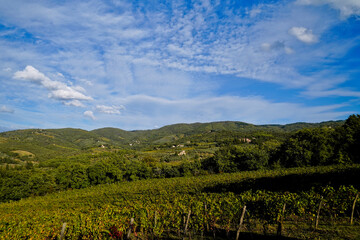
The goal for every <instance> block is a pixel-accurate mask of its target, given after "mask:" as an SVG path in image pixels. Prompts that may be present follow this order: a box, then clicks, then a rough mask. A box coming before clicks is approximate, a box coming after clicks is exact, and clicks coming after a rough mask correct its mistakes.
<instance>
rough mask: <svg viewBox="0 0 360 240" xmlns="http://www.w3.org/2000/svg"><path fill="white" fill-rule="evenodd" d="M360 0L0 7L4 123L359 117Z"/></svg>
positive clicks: (127, 124) (133, 124) (0, 112)
mask: <svg viewBox="0 0 360 240" xmlns="http://www.w3.org/2000/svg"><path fill="white" fill-rule="evenodd" d="M359 80H360V1H359V0H294V1H275V0H273V1H220V0H219V1H210V0H203V1H155V0H151V1H150V0H149V1H115V0H108V1H45V0H44V1H36V0H34V1H25V0H24V1H18V0H12V1H8V0H0V84H1V88H0V126H1V127H2V128H5V129H22V128H63V127H74V128H82V129H88V130H91V129H96V128H101V127H107V126H111V127H118V128H121V129H125V130H133V129H153V128H158V127H161V126H164V125H168V124H174V123H192V122H210V121H223V120H233V121H244V122H248V123H253V124H266V123H272V124H273V123H279V124H285V123H292V122H299V121H303V122H320V121H326V120H339V119H346V118H347V117H348V116H349V115H350V114H354V113H359V112H360V83H359Z"/></svg>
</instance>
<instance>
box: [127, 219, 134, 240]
mask: <svg viewBox="0 0 360 240" xmlns="http://www.w3.org/2000/svg"><path fill="white" fill-rule="evenodd" d="M133 226H134V218H131V220H130V228H129V231H128V234H127V239H130V236H131V232H132V230H133Z"/></svg>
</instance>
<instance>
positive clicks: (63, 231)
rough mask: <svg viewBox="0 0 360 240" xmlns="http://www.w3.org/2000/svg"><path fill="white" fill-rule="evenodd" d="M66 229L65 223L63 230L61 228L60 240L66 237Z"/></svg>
mask: <svg viewBox="0 0 360 240" xmlns="http://www.w3.org/2000/svg"><path fill="white" fill-rule="evenodd" d="M65 228H66V223H63V225H62V228H61V233H60V240H63V239H64V236H65Z"/></svg>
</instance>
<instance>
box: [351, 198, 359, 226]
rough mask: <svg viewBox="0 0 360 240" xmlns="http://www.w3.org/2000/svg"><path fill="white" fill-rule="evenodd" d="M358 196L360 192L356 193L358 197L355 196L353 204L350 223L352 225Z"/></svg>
mask: <svg viewBox="0 0 360 240" xmlns="http://www.w3.org/2000/svg"><path fill="white" fill-rule="evenodd" d="M358 197H359V193H358V194H356V197H355V200H354V203H353V205H352V210H351V218H350V225H352V224H353V220H354V211H355V205H356V201H357V199H358Z"/></svg>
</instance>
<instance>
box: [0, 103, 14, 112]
mask: <svg viewBox="0 0 360 240" xmlns="http://www.w3.org/2000/svg"><path fill="white" fill-rule="evenodd" d="M0 112H2V113H14V112H15V111H14V109H11V108H8V107H7V106H5V105H2V106H1V107H0Z"/></svg>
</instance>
